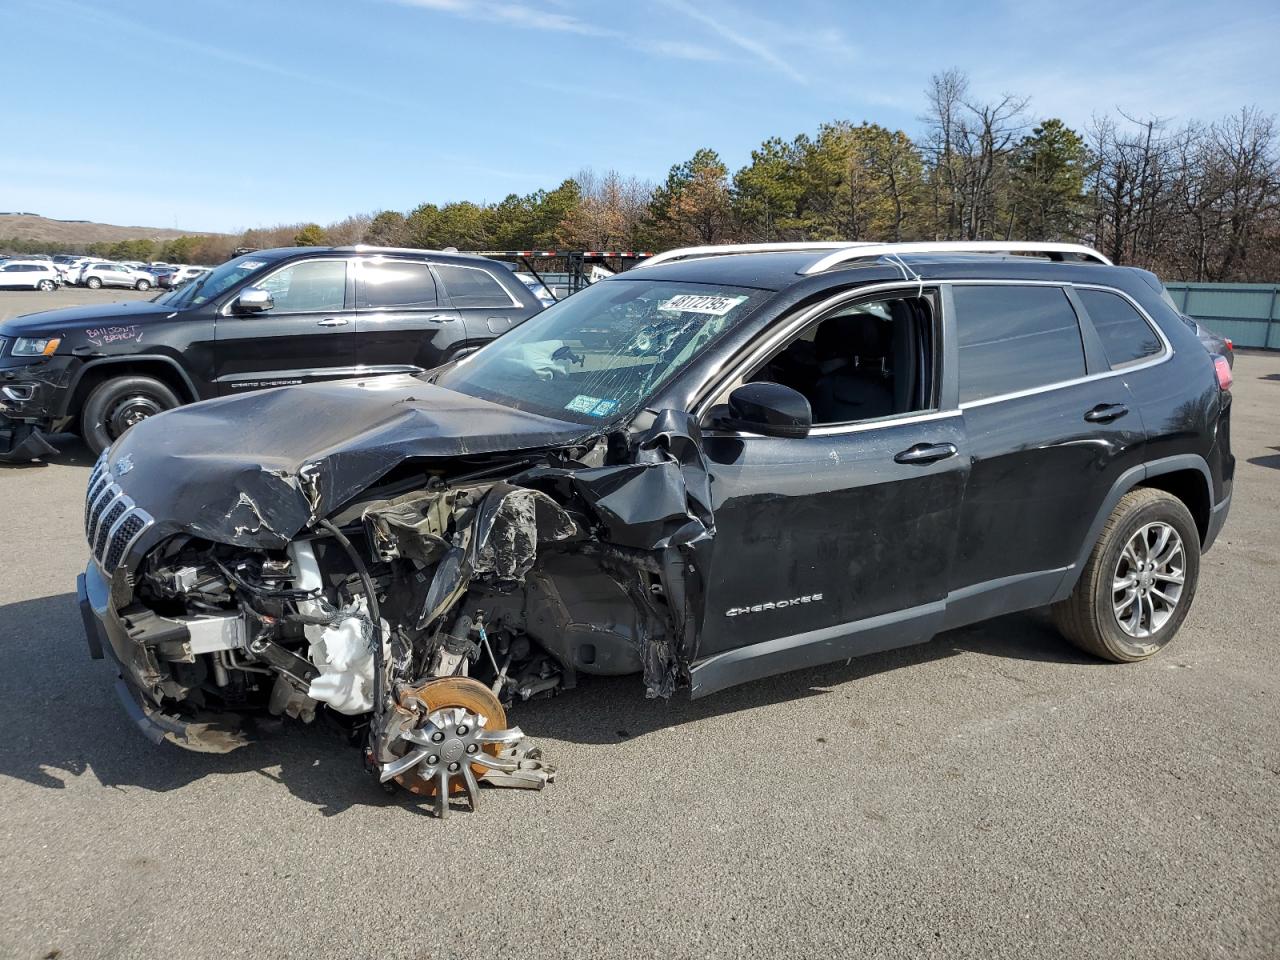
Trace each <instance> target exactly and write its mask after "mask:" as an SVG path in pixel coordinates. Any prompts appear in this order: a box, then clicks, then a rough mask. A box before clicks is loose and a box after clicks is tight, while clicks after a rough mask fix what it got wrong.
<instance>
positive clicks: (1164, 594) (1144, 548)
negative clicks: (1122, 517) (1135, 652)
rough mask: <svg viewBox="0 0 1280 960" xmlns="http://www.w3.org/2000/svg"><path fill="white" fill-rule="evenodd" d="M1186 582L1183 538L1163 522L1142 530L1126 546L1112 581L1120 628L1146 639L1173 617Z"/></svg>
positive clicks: (1136, 636) (1114, 609)
mask: <svg viewBox="0 0 1280 960" xmlns="http://www.w3.org/2000/svg"><path fill="white" fill-rule="evenodd" d="M1185 580H1186V551H1185V550H1184V549H1183V546H1182V537H1181V536H1179V534H1178V531H1177V530H1175V529H1174V528H1173V527H1172V526H1170V525H1169V524H1167V523H1163V522H1156V523H1148V524H1146V525H1145V526H1143V527H1141V528H1140V529H1138V530H1137V531H1135V533H1134V534H1133V536H1132V537H1130V538H1129V542H1128V543H1127V544H1125V547H1124V550H1122V551H1121V553H1120V558H1119V559H1118V560H1117V561H1116V569H1115V575H1114V578H1113V580H1112V585H1111V590H1112V594H1111V597H1112V609H1113V612H1114V614H1115V618H1116V623H1117V624H1118V625H1119V627H1120V629H1121V630H1123V631H1124V632H1125V633H1126V634H1128V635H1129V636H1131V637H1134V638H1139V639H1145V638H1148V637H1150V636H1152V635H1153V634H1154V633H1156V632H1157V631H1158V630H1160V628H1162V627H1163V626H1164V625H1165V624H1166V623H1168V622H1169V619H1170V618H1171V617H1172V616H1173V614H1174V611H1175V610H1176V609H1177V606H1178V601H1179V600H1180V599H1181V597H1182V587H1183V583H1184V582H1185Z"/></svg>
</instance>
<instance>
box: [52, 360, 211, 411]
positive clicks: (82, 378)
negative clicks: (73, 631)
mask: <svg viewBox="0 0 1280 960" xmlns="http://www.w3.org/2000/svg"><path fill="white" fill-rule="evenodd" d="M132 374H136V375H138V376H143V377H154V378H155V379H157V380H159V381H160V382H161V383H163V384H165V385H166V386H167V387H169V389H171V390H172V391H173V392H174V393H175V394H177V395H178V398H179V399H180V400H181V401H182V402H183V403H194V402H195V401H196V400H199V399H200V394H199V392H198V391H197V390H196V387H195V384H194V383H192V382H191V378H190V377H189V376H187V372H186V371H185V370H183V369H182V367H181V366H179V364H178V362H177V361H176V360H174V359H173V358H172V357H164V356H160V355H158V354H144V355H134V356H128V357H104V358H102V359H101V360H93V361H91V362H89V363H86V364H85V365H84V366H82V367H81V368H80V369H79V370H78V371H77V372H76V376H75V379H74V380H73V381H72V383H71V386H70V388H69V389H68V390H67V393H66V397H67V400H66V406H64V407H63V409H62V410H61V412H60V416H64V417H78V416H79V415H80V411H81V410H83V409H84V402H85V400H86V399H87V398H88V396H89V394H90V393H91V392H92V391H93V389H94V387H96V386H98V385H99V384H101V383H103V382H105V381H107V380H110V379H111V378H112V377H122V376H129V375H132Z"/></svg>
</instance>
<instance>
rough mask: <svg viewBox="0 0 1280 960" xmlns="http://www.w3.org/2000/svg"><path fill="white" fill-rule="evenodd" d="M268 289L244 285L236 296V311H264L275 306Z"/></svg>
mask: <svg viewBox="0 0 1280 960" xmlns="http://www.w3.org/2000/svg"><path fill="white" fill-rule="evenodd" d="M275 305H276V302H275V299H274V298H273V297H272V296H271V291H270V290H263V289H262V288H261V287H245V288H244V289H243V290H242V291H240V296H238V297H237V298H236V306H235V311H236V313H266V312H267V311H268V310H271V309H273V308H274V307H275Z"/></svg>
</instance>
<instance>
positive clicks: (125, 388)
mask: <svg viewBox="0 0 1280 960" xmlns="http://www.w3.org/2000/svg"><path fill="white" fill-rule="evenodd" d="M181 402H182V401H180V400H179V399H178V397H177V395H176V394H175V393H174V392H173V391H172V390H171V389H169V387H167V386H166V385H165V384H163V383H161V382H160V381H159V380H155V379H153V378H151V377H139V376H125V377H115V378H114V379H111V380H106V381H104V382H103V383H100V384H98V386H96V387H94V388H93V392H92V393H90V394H89V399H87V400H86V401H85V403H84V411H83V412H82V413H81V415H80V435H81V436H83V437H84V442H85V443H86V444H88V446H89V449H90V450H92V451H93V452H94V453H95V454H98V453H101V452H102V451H103V450H105V449H107V447H109V446H111V444H112V443H114V442H115V440H116V439H117V438H118V437H119V436H120V435H121V434H122V433H124V432H125V431H126V430H128V429H129V428H130V427H132V426H135V425H136V424H139V423H141V422H142V421H143V420H146V419H147V418H148V417H153V416H155V415H156V414H157V413H163V412H164V411H165V410H172V409H173V408H174V407H176V406H178V405H179V404H180V403H181Z"/></svg>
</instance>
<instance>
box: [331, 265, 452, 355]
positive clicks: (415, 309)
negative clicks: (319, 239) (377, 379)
mask: <svg viewBox="0 0 1280 960" xmlns="http://www.w3.org/2000/svg"><path fill="white" fill-rule="evenodd" d="M355 297H356V300H355V305H356V337H355V339H356V362H357V363H358V364H359V365H360V367H361V369H362V370H363V371H364V372H369V373H415V372H418V371H421V370H430V369H431V368H432V367H435V366H438V365H439V364H440V363H441V362H442V361H443V360H444V359H445V358H446V357H447V356H448V355H449V353H450V352H452V351H453V349H454V348H456V347H458V346H460V345H462V344H463V343H465V341H466V339H467V334H466V329H465V327H464V325H463V321H462V318H461V316H460V315H459V313H458V311H457V310H454V309H453V308H452V307H450V306H447V305H442V304H441V303H440V296H439V293H438V289H437V284H436V280H435V276H434V275H433V274H432V272H431V264H430V263H428V262H427V261H426V260H418V259H411V258H408V257H362V258H361V259H359V260H356V261H355Z"/></svg>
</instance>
